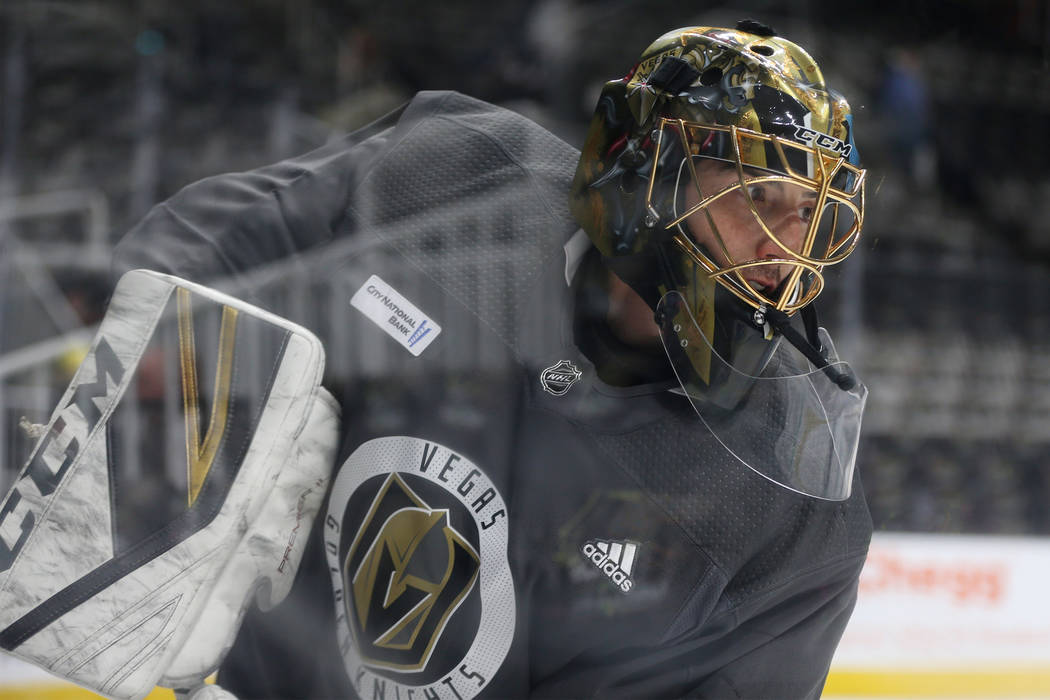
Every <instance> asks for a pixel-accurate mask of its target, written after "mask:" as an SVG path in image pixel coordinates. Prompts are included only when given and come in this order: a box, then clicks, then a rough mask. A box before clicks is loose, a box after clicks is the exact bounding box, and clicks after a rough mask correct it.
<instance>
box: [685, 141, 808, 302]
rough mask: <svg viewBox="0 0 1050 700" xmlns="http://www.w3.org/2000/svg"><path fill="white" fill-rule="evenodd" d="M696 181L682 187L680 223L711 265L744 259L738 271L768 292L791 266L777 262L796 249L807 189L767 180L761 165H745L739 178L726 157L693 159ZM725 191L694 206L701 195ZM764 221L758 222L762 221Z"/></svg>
mask: <svg viewBox="0 0 1050 700" xmlns="http://www.w3.org/2000/svg"><path fill="white" fill-rule="evenodd" d="M697 160H698V163H697V166H696V175H697V184H698V185H699V187H687V188H685V189H684V191H683V193H682V199H683V202H684V204H685V206H686V208H687V211H692V212H693V213H692V214H690V215H689V216H688V217H687V218H686V220H685V222H684V223H685V228H686V229H687V231H688V233H689V235H690V236H691V238H692V239H693V241H694V242H695V243H696V244H697V245H698V246H700V247H701V249H702V250H703V251H704V252H705V253H706V254H707V256H708V257H710V258H711V259H712V261H713V263H714V265H715V266H717V267H718V268H722V269H726V268H729V267H732V266H735V265H744V267H741V268H740V269H739V272H738V274H739V277H740V278H741V281H742V282H743V283H745V284H746V285H748V286H750V287H751V288H753V289H754V290H755V291H756V292H758V293H760V294H763V295H765V296H769V295H771V294H772V293H773V291H774V290H775V289H776V288H777V287H779V286H780V284H781V283H782V282H783V281H784V279H785V277H786V276H787V275H788V274H789V272H790V271H791V266H790V265H785V264H778V263H777V262H776V261H778V260H783V259H784V258H785V254H786V253H788V252H791V253H798V252H799V251H800V250H801V247H802V243H803V240H804V238H805V235H806V231H807V229H808V227H809V224H810V222H811V221H812V219H813V211H814V208H815V206H816V203H817V194H816V192H814V191H813V190H812V189H808V188H804V187H801V186H799V185H795V184H792V183H789V182H783V181H769V180H767V179H764V178H763V177H762V175H763V173H762V172H761V171H757V170H753V169H745V170H744V180H743V182H742V183H741V180H740V175H739V173H738V171H737V169H736V168H735V167H734V166H733V164H731V163H725V162H722V161H717V160H711V159H707V158H703V159H697ZM719 192H725V194H724V195H723V196H721V197H718V198H717V199H711V200H710V201H709V203H708V204H707V205H706V206H704V207H700V206H698V205H699V204H700V203H701V201H702V195H704V194H706V195H713V194H716V193H719ZM760 221H761V222H764V223H765V227H763V225H762V223H760Z"/></svg>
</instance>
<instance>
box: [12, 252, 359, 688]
mask: <svg viewBox="0 0 1050 700" xmlns="http://www.w3.org/2000/svg"><path fill="white" fill-rule="evenodd" d="M158 367H159V370H158ZM323 368H324V354H323V350H322V348H321V345H320V342H319V341H318V340H317V339H316V338H315V337H314V336H313V335H312V334H310V333H309V332H308V331H306V330H304V329H303V328H300V327H299V326H296V325H295V324H292V323H290V322H288V321H286V320H284V319H281V318H279V317H277V316H274V315H273V314H270V313H267V312H265V311H262V310H260V309H258V308H255V307H253V306H251V305H249V304H246V303H244V302H242V301H239V300H237V299H234V298H232V297H229V296H227V295H223V294H220V293H218V292H215V291H214V290H211V289H207V288H205V287H201V286H199V285H195V284H192V283H189V282H185V281H183V280H179V279H177V278H174V277H170V276H166V275H161V274H157V273H153V272H146V271H135V272H130V273H128V274H126V275H125V276H124V277H123V278H121V281H120V283H119V284H118V286H117V289H116V291H115V292H114V295H113V298H112V300H111V302H110V306H109V309H108V310H107V313H106V316H105V318H104V319H103V321H102V323H101V325H100V327H99V331H98V334H97V335H96V337H95V340H94V342H93V344H92V347H91V351H90V352H89V353H88V355H87V357H86V358H85V359H84V362H83V363H82V365H81V367H80V368H79V370H78V371H77V373H76V375H75V376H74V377H73V380H72V382H71V384H70V386H69V388H68V389H67V390H66V392H65V395H64V396H63V397H62V399H61V401H60V403H59V405H58V407H57V408H56V409H55V412H54V413H53V415H52V416H51V419H50V421H48V425H47V430H46V431H45V432H44V434H43V435H42V436H41V437H40V439H39V440H38V442H37V444H36V446H35V447H34V450H33V453H32V455H31V456H30V458H29V460H28V462H27V464H26V466H25V468H24V469H23V470H22V472H21V473H20V475H19V478H18V480H17V481H16V482H15V484H14V486H13V487H12V489H11V491H10V492H9V494H8V496H7V498H6V499H5V500H4V501H3V502H2V503H0V648H2V649H3V650H4V651H7V652H9V653H12V654H14V655H16V656H19V657H21V658H23V659H26V660H28V661H30V662H32V663H34V664H36V665H38V666H41V667H42V668H45V669H46V670H48V671H50V672H52V673H54V674H57V675H59V676H62V677H64V678H67V679H69V680H71V681H73V682H74V683H78V684H80V685H83V686H85V687H88V688H90V689H92V690H94V691H96V692H98V693H101V694H103V695H108V696H111V697H116V698H134V697H141V696H144V695H146V694H147V693H148V692H149V691H150V690H152V688H153V687H154V686H155V685H156V684H157V683H158V682H162V683H164V684H165V685H168V686H175V687H182V688H196V687H197V686H198V685H200V684H201V682H202V681H203V678H204V677H205V676H207V675H209V674H210V673H211V672H212V671H214V670H215V669H216V668H217V667H218V665H219V663H220V662H221V660H222V657H223V655H224V654H225V653H226V651H227V650H228V649H229V647H230V645H231V644H232V642H233V638H234V635H235V633H236V631H237V626H238V625H239V622H240V619H241V616H242V614H243V612H244V609H245V606H246V605H247V603H248V602H249V601H250V599H251V598H252V597H253V596H255V597H257V598H259V600H260V602H261V603H262V604H263V605H264V606H269V605H273V604H275V603H276V602H278V601H279V600H280V599H281V598H282V597H283V596H284V595H285V594H286V593H287V592H288V589H289V588H290V586H291V582H292V579H293V578H294V576H295V571H296V568H297V566H298V564H299V559H300V558H301V556H302V552H303V548H304V546H305V543H306V539H307V536H308V534H309V532H310V526H311V523H312V521H313V519H314V517H315V515H316V513H317V510H318V507H319V505H320V502H321V500H322V498H323V496H324V493H325V491H326V489H327V486H328V479H329V476H330V472H331V468H332V463H333V456H334V451H335V446H336V442H337V434H338V422H339V421H338V406H337V404H336V402H335V400H334V399H332V397H331V396H330V395H328V393H327V392H326V391H325V390H324V389H323V388H321V386H320V380H321V376H322V373H323ZM151 371H152V372H157V371H159V373H160V377H162V378H167V377H171V378H174V381H166V382H160V384H161V386H162V387H163V390H164V392H165V395H164V397H163V402H162V403H161V405H163V406H165V407H166V411H165V418H167V419H168V424H170V420H171V418H172V417H173V416H172V414H174V418H175V420H178V421H179V423H181V424H182V425H181V427H180V428H179V429H178V431H172V430H168V431H167V432H166V433H164V431H161V432H162V433H163V434H165V435H167V436H168V439H166V440H164V439H161V438H162V437H163V435H155V434H148V433H144V430H146V428H145V427H144V423H145V421H144V420H143V419H142V417H141V414H142V413H143V412H145V411H146V410H148V406H147V405H145V404H140V403H138V398H139V393H140V392H139V389H140V388H141V387H142V386H144V385H146V384H147V383H148V381H149V380H150V379H151V377H150V376H148V375H149V372H151ZM156 378H157V377H156V376H153V377H152V379H153V380H156ZM173 384H174V386H173ZM173 408H174V410H173ZM161 423H162V425H163V424H164V422H163V421H162V422H161ZM142 445H146V449H145V450H142V449H140V447H141V446H142ZM143 491H146V492H148V493H149V497H148V498H145V499H143V497H142V494H143Z"/></svg>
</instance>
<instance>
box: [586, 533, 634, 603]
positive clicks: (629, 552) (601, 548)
mask: <svg viewBox="0 0 1050 700" xmlns="http://www.w3.org/2000/svg"><path fill="white" fill-rule="evenodd" d="M638 546H639V545H638V543H637V542H631V541H629V540H623V541H615V540H588V541H587V543H586V544H584V545H583V547H581V548H580V551H581V552H583V556H585V557H587V560H588V561H589V562H591V563H592V564H594V565H595V566H596V567H598V570H599V571H601V572H602V573H603V574H605V575H606V576H608V577H609V578H610V579H611V580H612V582H613V583H615V584H616V585H617V586H619V587H620V590H621V591H623V592H624V593H629V592H630V590H631V587H632V586H633V585H634V581H632V580H631V570H632V569H633V568H634V555H635V553H637V551H638Z"/></svg>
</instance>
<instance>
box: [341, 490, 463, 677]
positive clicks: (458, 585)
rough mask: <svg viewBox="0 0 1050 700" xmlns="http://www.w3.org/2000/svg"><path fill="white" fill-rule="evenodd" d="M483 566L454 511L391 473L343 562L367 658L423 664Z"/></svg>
mask: <svg viewBox="0 0 1050 700" xmlns="http://www.w3.org/2000/svg"><path fill="white" fill-rule="evenodd" d="M480 566H481V560H480V557H479V556H478V553H477V551H475V549H474V547H472V546H471V544H470V543H469V542H468V541H467V540H466V539H465V538H464V537H463V535H461V534H460V533H459V532H457V531H456V529H455V528H453V527H452V525H451V523H450V520H449V512H448V511H447V510H443V509H433V508H431V507H430V506H429V505H427V504H426V503H424V502H423V500H422V499H421V498H420V497H419V496H418V495H417V494H416V493H415V492H413V491H412V489H411V488H409V487H408V485H407V484H406V483H405V482H404V481H403V480H402V479H401V477H399V476H398V475H397V474H396V473H393V474H390V475H389V476H388V477H387V479H386V481H385V482H384V483H383V486H382V487H381V488H380V489H379V493H378V494H377V495H376V497H375V499H374V500H373V502H372V506H371V508H370V509H369V511H368V514H367V515H366V516H365V519H364V521H363V522H362V523H361V526H360V528H359V529H358V531H357V534H356V536H355V538H354V542H353V544H352V545H351V547H350V549H349V551H348V553H347V556H346V559H345V560H344V562H343V572H342V574H343V584H344V590H346V591H347V592H348V595H346V596H345V597H344V599H343V601H344V604H345V605H346V608H347V609H346V614H347V619H348V620H349V621H350V627H351V629H352V630H353V633H354V637H355V638H356V640H357V644H358V648H359V649H360V651H361V655H362V660H363V661H364V662H365V663H367V664H370V665H372V666H376V667H381V668H387V669H392V670H397V671H408V672H411V671H420V670H422V669H423V668H424V667H425V666H426V664H427V661H428V660H429V658H430V655H431V652H432V651H433V650H434V646H435V644H436V643H437V641H438V639H439V638H440V637H441V634H442V632H443V631H444V630H445V627H446V625H447V623H448V620H449V618H450V617H451V616H452V614H453V613H455V611H456V609H457V608H458V607H459V605H460V603H461V602H462V601H463V599H464V598H465V597H466V596H467V594H468V593H470V590H471V589H472V588H473V587H474V585H475V582H476V581H477V578H478V572H479V569H480Z"/></svg>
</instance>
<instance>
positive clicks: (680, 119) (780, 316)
mask: <svg viewBox="0 0 1050 700" xmlns="http://www.w3.org/2000/svg"><path fill="white" fill-rule="evenodd" d="M864 177H865V172H864V170H862V169H861V168H860V167H859V159H858V153H857V149H856V146H855V145H854V142H853V127H852V118H851V114H850V109H849V105H848V104H847V102H846V101H845V99H843V98H842V97H841V96H840V95H838V94H836V93H835V92H833V91H831V90H829V89H828V88H827V87H826V86H825V83H824V78H823V76H822V74H821V72H820V69H819V68H818V67H817V65H816V63H815V62H814V61H813V59H812V58H811V57H810V56H809V55H808V54H807V53H806V52H805V51H804V50H803V49H802V48H801V47H799V46H797V45H795V44H793V43H791V42H789V41H786V40H784V39H781V38H779V37H776V36H774V35H773V32H772V30H769V29H768V28H766V27H763V26H762V25H759V24H757V23H753V22H749V21H744V22H741V23H740V24H739V25H738V29H719V28H710V27H693V28H686V29H680V30H676V31H673V32H670V33H668V34H666V35H664V36H662V37H660V38H659V39H657V40H656V42H654V43H653V44H652V45H651V46H650V47H649V48H648V49H646V50H645V52H644V53H643V54H642V57H641V59H640V61H639V63H638V64H637V66H635V68H634V69H633V70H632V71H631V72H630V73H629V74H628V75H627V76H626V77H624V78H622V79H619V80H614V81H611V82H609V83H607V84H606V85H605V87H604V89H603V91H602V93H601V97H600V99H599V101H598V105H597V108H596V110H595V115H594V118H593V119H592V121H591V126H590V130H589V132H588V136H587V140H586V142H585V144H584V147H583V151H582V154H581V158H580V162H579V166H578V168H577V171H576V175H575V178H574V180H573V184H572V192H571V196H570V207H571V209H572V212H573V215H574V217H575V218H576V220H577V221H578V222H579V223H580V225H581V226H582V227H583V229H584V230H585V231H586V232H587V234H588V236H589V237H590V239H591V241H592V242H593V243H594V245H595V247H596V248H597V249H598V250H599V252H600V253H601V255H602V256H603V259H604V261H605V263H606V265H607V266H608V267H609V268H610V269H611V270H612V271H613V272H615V273H616V274H617V276H619V277H620V278H621V279H622V280H623V281H624V282H626V283H627V284H628V285H630V286H631V288H632V289H634V290H635V291H636V292H637V293H638V294H639V295H641V297H642V298H643V299H645V300H646V302H647V303H648V305H649V306H650V307H651V308H652V309H653V310H654V311H655V312H656V320H657V323H658V324H659V325H660V329H661V336H662V339H663V341H664V346H665V349H666V350H667V353H668V356H669V358H670V360H671V363H672V365H673V366H674V369H675V372H676V374H677V375H678V378H679V380H680V381H681V383H682V386H683V388H684V390H685V392H686V394H687V395H688V396H689V397H690V399H691V400H692V402H693V405H694V407H696V409H697V411H698V413H699V414H700V416H701V418H702V419H703V420H704V422H705V424H706V425H707V427H708V428H709V429H710V430H711V431H712V432H713V433H714V434H715V435H716V436H717V437H718V438H719V440H720V441H721V442H722V443H723V445H724V446H726V447H727V449H729V450H730V451H732V452H733V453H734V454H735V455H736V456H737V457H739V458H740V459H741V461H743V462H745V463H746V464H748V466H750V467H752V468H753V469H756V471H759V472H760V473H761V474H762V475H763V476H766V477H768V478H771V479H773V480H775V481H777V483H780V484H782V485H784V486H787V487H788V488H791V489H793V490H797V491H801V492H804V493H807V494H810V495H815V496H819V497H822V498H835V499H837V498H845V497H846V496H848V494H849V488H850V481H851V479H850V476H851V474H852V467H853V461H854V454H855V449H856V441H857V434H858V432H859V424H860V415H861V412H862V410H863V404H864V399H865V397H866V390H865V389H864V387H863V386H862V385H859V384H858V382H857V381H856V379H855V378H854V377H853V374H852V372H851V371H850V370H849V368H848V367H847V366H845V365H844V364H843V363H840V362H838V360H837V358H836V357H835V355H834V351H833V348H832V347H831V343H830V341H829V340H828V339H827V337H826V335H824V334H823V333H822V331H820V330H819V329H818V326H817V322H816V317H815V312H813V310H812V307H811V306H810V304H811V302H812V301H813V299H814V298H816V297H817V295H819V294H820V292H821V290H822V289H823V287H824V277H823V271H824V268H825V267H826V266H828V265H832V264H834V263H837V262H840V261H841V260H843V259H844V258H845V257H846V256H847V255H849V253H850V252H851V251H852V250H853V249H854V247H855V246H856V245H857V239H858V236H859V234H860V230H861V227H862V224H863V219H864ZM783 338H787V339H788V340H789V341H790V343H781V340H782V339H783ZM825 387H826V390H825ZM785 418H786V420H785ZM814 424H817V425H819V428H818V429H817V430H814V429H813V425H814ZM788 443H791V446H790V447H787V446H786V445H787V444H788ZM771 446H772V447H771ZM771 450H773V451H772V452H771ZM814 463H819V464H818V466H815V467H814V466H808V465H813V464H814ZM829 464H830V465H831V467H830V469H829V467H828V465H829Z"/></svg>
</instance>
